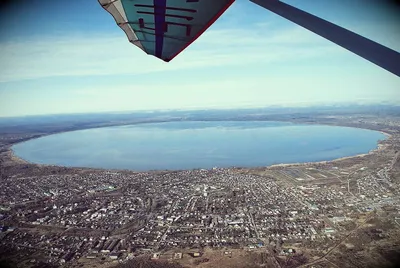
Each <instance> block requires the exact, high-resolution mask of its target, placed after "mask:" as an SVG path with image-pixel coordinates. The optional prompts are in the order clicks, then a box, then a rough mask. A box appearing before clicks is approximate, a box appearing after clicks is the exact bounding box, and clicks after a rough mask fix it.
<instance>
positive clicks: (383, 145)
mask: <svg viewBox="0 0 400 268" xmlns="http://www.w3.org/2000/svg"><path fill="white" fill-rule="evenodd" d="M291 123H296V122H291ZM310 125H314V124H310ZM319 125H321V126H333V125H328V124H319ZM337 126H338V127H350V128H358V129H364V130H371V131H376V132H380V133H381V134H383V135H384V136H385V137H386V138H385V139H383V140H379V141H378V142H377V147H376V148H374V149H372V150H370V151H369V152H367V153H362V154H357V155H351V156H345V157H340V158H336V159H332V160H323V161H315V162H313V161H311V162H292V163H280V164H271V165H266V166H262V165H260V166H256V167H245V166H232V167H218V168H221V169H238V168H240V169H246V170H251V169H257V168H276V167H290V166H309V165H316V164H327V163H336V162H340V161H342V160H351V159H356V158H362V157H366V156H369V155H373V154H375V153H380V152H383V151H385V150H386V149H387V147H388V144H386V143H387V142H388V141H389V140H390V139H391V138H392V137H393V136H392V134H390V133H387V132H385V131H382V130H375V129H368V128H360V127H352V126H342V125H337ZM82 130H84V129H82ZM66 132H68V131H65V132H59V133H56V134H60V133H66ZM43 136H48V135H43ZM43 136H40V137H35V138H34V139H37V138H41V137H43ZM23 142H26V140H25V141H23ZM23 142H18V143H14V144H11V145H10V146H9V148H8V151H9V152H8V154H9V159H10V160H11V161H12V162H13V163H16V164H26V165H34V166H37V167H60V168H67V169H79V170H103V171H107V170H111V171H124V172H135V173H136V172H141V173H153V172H176V171H183V170H196V169H207V170H211V169H212V168H192V169H173V170H168V169H154V170H144V171H140V170H134V169H117V168H116V169H113V168H98V167H84V166H77V167H73V166H62V165H53V164H39V163H34V162H31V161H29V160H26V159H24V158H22V157H19V156H18V155H17V154H16V153H15V151H14V150H13V149H12V147H13V146H14V145H16V144H20V143H23Z"/></svg>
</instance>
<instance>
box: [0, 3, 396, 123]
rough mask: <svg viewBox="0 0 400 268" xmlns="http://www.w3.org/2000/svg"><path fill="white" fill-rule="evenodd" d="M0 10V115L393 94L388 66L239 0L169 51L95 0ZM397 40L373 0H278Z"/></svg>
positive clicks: (372, 98) (389, 42) (390, 19)
mask: <svg viewBox="0 0 400 268" xmlns="http://www.w3.org/2000/svg"><path fill="white" fill-rule="evenodd" d="M8 2H9V4H8V5H3V6H2V8H1V10H0V51H1V54H0V117H11V116H25V115H41V114H60V113H86V112H91V113H92V112H107V111H135V110H165V109H196V108H240V107H246V108H248V107H260V106H271V105H274V106H275V105H285V106H307V105H317V104H338V103H353V102H356V103H391V104H399V103H400V78H399V77H397V76H395V75H394V74H391V73H389V72H388V71H386V70H383V69H381V68H380V67H378V66H376V65H374V64H372V63H370V62H368V61H366V60H364V59H362V58H360V57H358V56H356V55H354V54H352V53H351V52H348V51H347V50H345V49H343V48H341V47H338V46H337V45H335V44H333V43H331V42H329V41H327V40H325V39H323V38H321V37H319V36H317V35H315V34H313V33H311V32H309V31H307V30H305V29H303V28H301V27H300V26H297V25H295V24H293V23H291V22H289V21H287V20H285V19H283V18H281V17H279V16H277V15H275V14H273V13H271V12H269V11H267V10H265V9H263V8H261V7H259V6H257V5H255V4H253V3H251V2H250V1H248V0H236V2H235V3H234V4H233V5H232V6H231V7H230V8H229V9H228V10H227V11H226V13H225V14H224V15H223V16H222V17H221V18H220V19H219V20H218V21H217V22H216V23H215V24H214V25H212V26H211V27H210V28H209V29H208V30H207V31H206V32H205V33H204V34H203V35H202V36H201V37H200V38H199V39H197V40H196V41H195V42H194V43H193V44H192V45H191V46H189V47H188V48H187V49H186V50H185V51H184V52H182V53H181V54H179V55H178V56H177V57H176V58H175V59H173V60H172V61H171V62H169V63H166V62H163V61H161V60H159V59H157V58H155V57H152V56H149V55H146V54H145V53H144V52H143V51H142V50H140V49H139V48H137V47H136V46H134V45H132V44H131V43H129V41H128V40H127V38H126V35H125V34H124V32H123V31H122V30H121V29H120V28H119V27H118V26H117V25H116V24H115V21H114V19H113V18H112V16H111V15H110V14H109V13H108V12H106V11H105V10H104V9H103V8H102V7H101V6H100V4H99V3H98V2H97V0H84V1H83V0H69V1H54V0H31V1H29V2H28V1H19V0H14V1H8ZM284 2H286V3H288V4H292V5H294V6H296V7H298V8H301V9H303V10H305V11H307V12H310V13H312V14H314V15H317V16H320V17H322V18H324V19H326V20H329V21H331V22H333V23H336V24H338V25H340V26H342V27H346V28H348V29H350V30H352V31H354V32H356V33H358V34H361V35H364V36H365V37H367V38H369V39H372V40H374V41H376V42H379V43H381V44H383V45H385V46H387V47H389V48H391V49H394V50H396V51H400V35H399V34H398V33H399V32H400V16H399V13H398V12H395V11H393V9H392V8H391V7H390V6H389V5H383V4H379V3H382V2H384V0H381V1H378V0H377V1H374V0H343V1H339V0H337V1H329V0H285V1H284Z"/></svg>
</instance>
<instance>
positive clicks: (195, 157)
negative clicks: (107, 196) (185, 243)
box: [13, 121, 386, 171]
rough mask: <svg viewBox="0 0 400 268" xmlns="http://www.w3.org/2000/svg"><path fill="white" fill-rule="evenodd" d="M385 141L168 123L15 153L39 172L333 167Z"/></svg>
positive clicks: (338, 132)
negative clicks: (49, 168) (44, 168)
mask: <svg viewBox="0 0 400 268" xmlns="http://www.w3.org/2000/svg"><path fill="white" fill-rule="evenodd" d="M385 138H386V137H385V135H384V134H382V133H380V132H377V131H372V130H365V129H358V128H348V127H337V126H322V125H301V124H292V123H286V122H261V121H243V122H241V121H238V122H231V121H223V122H215V121H214V122H167V123H148V124H137V125H130V126H119V127H107V128H97V129H86V130H79V131H72V132H65V133H60V134H55V135H50V136H45V137H41V138H38V139H33V140H29V141H26V142H23V143H19V144H16V145H14V146H13V150H14V153H15V154H16V155H17V156H18V157H20V158H23V159H25V160H27V161H30V162H33V163H39V164H51V165H61V166H68V167H94V168H107V169H130V170H138V171H145V170H163V169H169V170H179V169H194V168H212V167H232V166H236V167H257V166H268V165H272V164H279V163H295V162H316V161H325V160H333V159H336V158H340V157H345V156H353V155H357V154H362V153H367V152H369V151H370V150H373V149H375V148H377V142H378V141H379V140H383V139H385Z"/></svg>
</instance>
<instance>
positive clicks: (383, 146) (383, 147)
mask: <svg viewBox="0 0 400 268" xmlns="http://www.w3.org/2000/svg"><path fill="white" fill-rule="evenodd" d="M379 132H380V133H382V134H383V135H385V136H386V139H384V140H381V141H379V142H378V145H377V147H376V148H375V149H373V150H370V151H369V152H368V153H364V154H357V155H351V156H344V157H340V158H335V159H332V160H325V161H317V162H304V163H286V164H275V165H270V166H267V168H273V167H289V166H308V165H312V164H326V163H328V162H330V163H337V162H339V161H342V160H349V159H355V158H361V157H365V156H368V155H373V154H376V153H378V152H382V151H385V150H386V149H387V147H388V146H387V145H386V144H382V142H383V141H388V140H389V139H391V138H392V135H391V134H389V133H386V132H383V131H379Z"/></svg>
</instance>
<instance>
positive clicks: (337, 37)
mask: <svg viewBox="0 0 400 268" xmlns="http://www.w3.org/2000/svg"><path fill="white" fill-rule="evenodd" d="M250 1H251V2H253V3H255V4H257V5H259V6H261V7H264V8H266V9H268V10H270V11H271V12H274V13H276V14H278V15H280V16H281V17H284V18H285V19H288V20H290V21H292V22H294V23H296V24H298V25H300V26H302V27H304V28H306V29H307V30H309V31H311V32H314V33H316V34H318V35H319V36H321V37H324V38H325V39H328V40H329V41H331V42H333V43H336V44H337V45H339V46H341V47H343V48H345V49H347V50H349V51H351V52H353V53H355V54H357V55H359V56H360V57H363V58H364V59H366V60H368V61H370V62H372V63H374V64H376V65H378V66H380V67H382V68H383V69H386V70H387V71H389V72H391V73H393V74H395V75H397V76H399V77H400V53H399V52H397V51H395V50H392V49H390V48H388V47H385V46H383V45H381V44H378V43H376V42H374V41H372V40H370V39H367V38H365V37H363V36H361V35H358V34H356V33H354V32H352V31H349V30H347V29H345V28H342V27H340V26H338V25H336V24H333V23H331V22H329V21H326V20H323V19H321V18H319V17H316V16H314V15H312V14H310V13H307V12H305V11H303V10H300V9H298V8H295V7H293V6H291V5H288V4H286V3H283V2H281V1H278V0H250Z"/></svg>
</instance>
